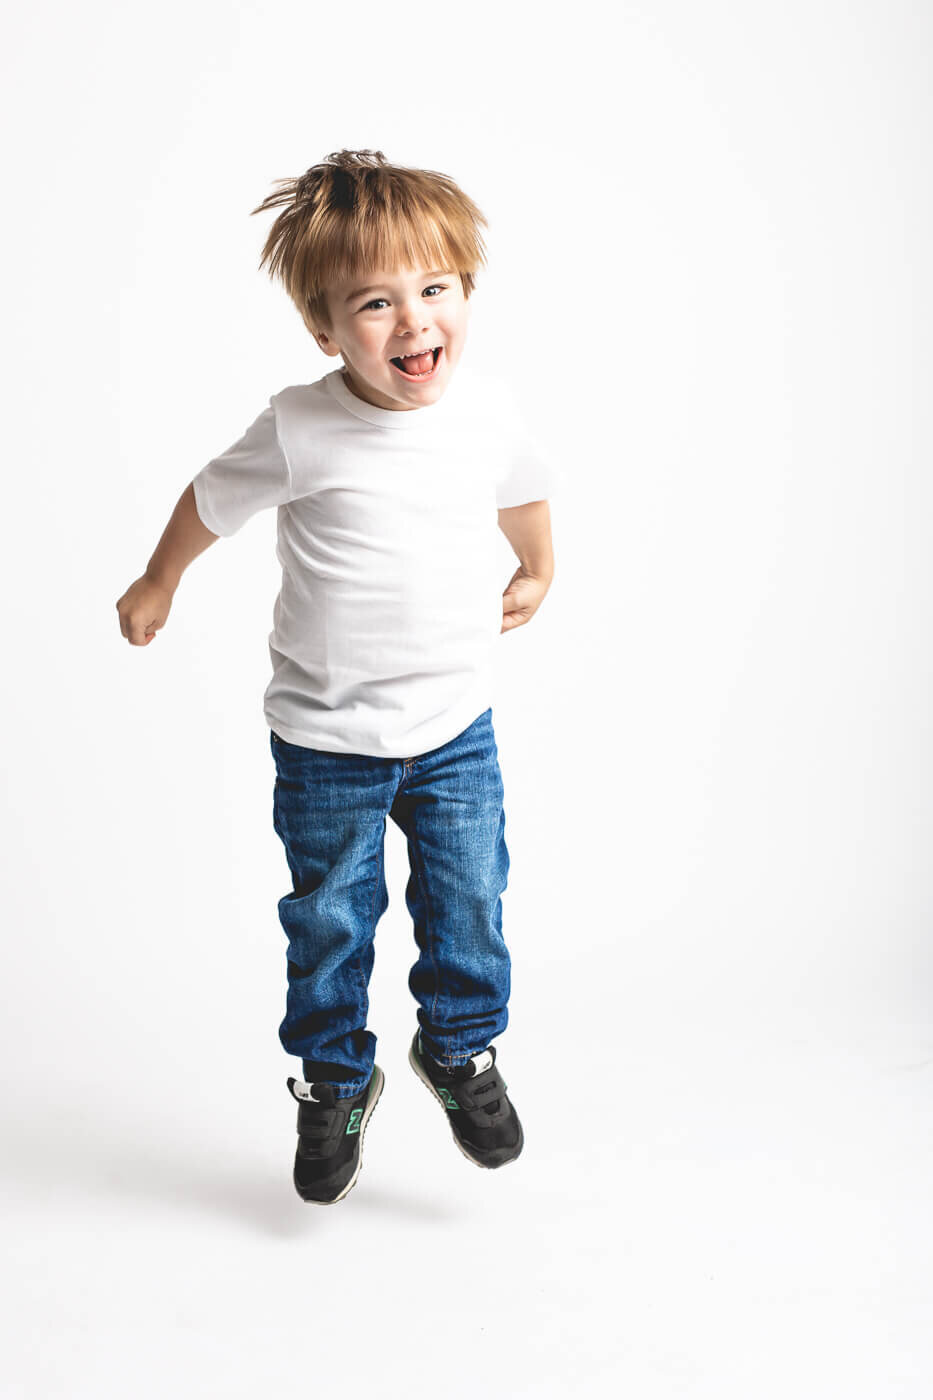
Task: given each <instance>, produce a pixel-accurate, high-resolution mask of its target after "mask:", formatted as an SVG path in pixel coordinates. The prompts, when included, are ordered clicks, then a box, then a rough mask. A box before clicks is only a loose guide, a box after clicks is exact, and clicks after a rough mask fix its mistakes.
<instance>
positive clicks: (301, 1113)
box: [286, 1078, 346, 1156]
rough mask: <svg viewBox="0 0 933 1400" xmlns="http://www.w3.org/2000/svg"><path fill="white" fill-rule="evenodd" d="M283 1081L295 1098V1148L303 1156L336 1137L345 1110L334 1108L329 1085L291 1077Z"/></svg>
mask: <svg viewBox="0 0 933 1400" xmlns="http://www.w3.org/2000/svg"><path fill="white" fill-rule="evenodd" d="M286 1083H287V1085H288V1091H289V1093H290V1094H291V1096H292V1098H293V1099H297V1101H298V1138H299V1144H298V1150H299V1152H300V1153H301V1155H302V1156H306V1155H307V1154H308V1152H315V1151H317V1152H320V1151H321V1150H322V1149H323V1147H324V1146H325V1145H326V1144H327V1143H329V1142H330V1141H331V1139H336V1138H337V1137H338V1136H339V1133H340V1128H341V1126H342V1124H343V1120H344V1118H345V1117H346V1113H345V1112H343V1111H341V1110H340V1109H339V1108H338V1107H337V1103H336V1099H335V1096H334V1090H333V1087H332V1086H331V1085H330V1084H307V1083H305V1081H304V1080H303V1079H293V1078H289V1079H287V1080H286Z"/></svg>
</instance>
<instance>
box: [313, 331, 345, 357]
mask: <svg viewBox="0 0 933 1400" xmlns="http://www.w3.org/2000/svg"><path fill="white" fill-rule="evenodd" d="M314 339H315V340H316V341H317V343H318V345H319V346H320V347H321V349H322V350H323V351H324V354H325V355H339V354H340V346H339V345H338V344H337V343H336V341H333V340H331V338H330V336H329V335H328V334H327V332H326V331H315V332H314Z"/></svg>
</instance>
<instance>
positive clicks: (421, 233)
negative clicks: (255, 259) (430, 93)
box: [250, 150, 489, 335]
mask: <svg viewBox="0 0 933 1400" xmlns="http://www.w3.org/2000/svg"><path fill="white" fill-rule="evenodd" d="M275 184H277V185H278V186H279V187H280V188H279V189H278V190H276V191H275V193H273V194H270V195H267V197H266V198H265V199H264V200H263V201H262V203H261V204H260V205H258V206H257V207H256V208H255V209H252V210H251V211H250V213H251V214H259V213H262V212H263V211H264V210H266V209H274V208H277V207H278V206H279V205H283V204H284V205H285V206H286V207H285V208H284V209H283V211H282V213H281V214H279V216H278V218H277V219H276V220H275V223H274V224H273V225H272V228H271V229H270V230H269V234H268V237H267V238H266V243H265V247H264V248H263V250H262V257H261V259H260V261H259V267H260V269H261V268H262V267H264V266H265V264H266V263H267V262H268V264H269V276H270V277H271V278H275V277H276V276H278V277H280V278H281V280H282V282H283V284H284V286H285V290H286V291H287V292H288V295H289V296H290V297H291V299H292V301H293V302H294V303H295V305H296V306H297V308H298V310H299V312H300V313H301V318H302V320H303V321H304V323H305V325H306V326H307V328H308V330H309V331H310V332H311V334H312V335H314V334H315V333H316V332H317V331H319V330H323V331H326V332H328V333H332V330H333V324H332V321H331V317H330V311H329V308H328V305H327V287H328V284H329V283H332V282H342V281H345V280H347V279H355V278H357V277H359V276H361V275H365V274H366V273H368V272H370V271H372V270H373V269H376V268H384V269H385V270H386V271H387V272H397V271H398V270H399V269H400V268H402V267H417V266H419V265H420V266H421V267H424V268H449V269H450V270H451V271H452V272H457V273H459V275H460V281H461V284H462V286H463V295H464V297H466V298H469V296H470V293H471V292H472V291H473V290H474V288H475V285H476V283H475V279H474V273H475V272H476V271H477V270H478V268H479V266H480V265H481V264H483V265H485V262H486V252H485V245H484V243H483V237H482V234H481V233H480V225H482V226H483V227H485V228H488V227H489V225H488V222H487V220H486V218H485V217H484V215H483V214H482V212H481V211H480V210H479V209H478V208H477V206H476V205H475V204H474V203H473V201H472V200H471V199H469V198H468V197H467V196H466V195H465V194H464V193H463V191H462V190H461V189H460V188H459V186H457V185H456V184H455V183H454V181H453V180H452V179H451V178H450V176H448V175H442V174H441V173H440V172H439V171H437V170H413V169H408V168H407V167H405V166H401V165H390V164H389V162H388V161H387V160H386V158H385V156H384V155H383V154H382V152H381V151H347V150H343V151H335V152H333V153H332V154H331V155H329V156H327V157H326V158H325V159H324V160H323V161H322V162H321V164H320V165H312V166H311V167H310V169H308V170H306V171H305V173H304V174H303V175H300V176H299V177H298V178H297V179H286V180H276V181H275Z"/></svg>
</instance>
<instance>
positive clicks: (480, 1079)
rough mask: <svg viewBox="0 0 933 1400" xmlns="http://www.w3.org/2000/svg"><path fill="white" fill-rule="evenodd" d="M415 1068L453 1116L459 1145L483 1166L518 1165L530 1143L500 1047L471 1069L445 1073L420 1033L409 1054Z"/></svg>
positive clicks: (475, 1061)
mask: <svg viewBox="0 0 933 1400" xmlns="http://www.w3.org/2000/svg"><path fill="white" fill-rule="evenodd" d="M408 1060H409V1063H410V1064H411V1067H412V1069H413V1070H414V1071H415V1074H417V1076H418V1078H419V1079H420V1080H421V1081H422V1083H423V1084H425V1085H427V1087H428V1088H429V1089H430V1091H431V1093H432V1094H433V1095H434V1097H435V1098H436V1099H437V1101H438V1103H440V1104H441V1106H442V1107H443V1109H444V1111H445V1113H446V1114H447V1119H448V1122H449V1123H450V1127H451V1131H452V1132H453V1136H454V1142H455V1143H456V1144H457V1146H458V1147H459V1148H460V1151H461V1152H462V1153H463V1155H464V1156H465V1157H467V1158H468V1159H469V1160H470V1161H471V1162H473V1163H474V1164H475V1165H476V1166H477V1167H504V1166H505V1165H506V1164H507V1163H508V1162H514V1161H515V1158H516V1157H517V1156H518V1155H519V1153H520V1152H521V1150H522V1147H523V1146H524V1143H525V1136H524V1133H523V1132H522V1125H521V1123H520V1122H519V1118H518V1114H517V1113H516V1112H515V1108H514V1106H513V1104H512V1103H511V1102H510V1101H509V1098H508V1096H507V1094H506V1092H505V1091H506V1088H507V1085H506V1083H505V1081H504V1079H503V1078H502V1076H501V1074H500V1073H499V1071H498V1069H497V1068H496V1047H495V1046H494V1045H490V1046H489V1048H488V1049H486V1050H483V1051H481V1052H480V1053H479V1054H476V1055H473V1056H472V1057H471V1058H470V1059H469V1060H468V1061H467V1063H466V1064H465V1065H460V1066H459V1067H458V1068H456V1069H453V1070H447V1069H444V1067H443V1066H442V1065H439V1064H438V1063H437V1061H436V1060H433V1059H432V1058H431V1056H430V1055H429V1054H428V1052H427V1050H426V1049H425V1048H424V1046H423V1045H422V1042H421V1028H420V1027H419V1028H418V1030H417V1031H416V1032H415V1036H414V1039H413V1040H412V1042H411V1047H410V1049H409V1051H408Z"/></svg>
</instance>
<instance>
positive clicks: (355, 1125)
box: [344, 1108, 363, 1136]
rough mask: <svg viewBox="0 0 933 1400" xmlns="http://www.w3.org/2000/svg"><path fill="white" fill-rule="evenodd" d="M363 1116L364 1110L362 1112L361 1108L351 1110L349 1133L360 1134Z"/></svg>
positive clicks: (348, 1125)
mask: <svg viewBox="0 0 933 1400" xmlns="http://www.w3.org/2000/svg"><path fill="white" fill-rule="evenodd" d="M362 1116H363V1110H362V1109H361V1108H353V1109H351V1110H350V1121H349V1123H348V1124H347V1133H358V1132H359V1130H360V1119H361V1118H362ZM344 1136H346V1134H344Z"/></svg>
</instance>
